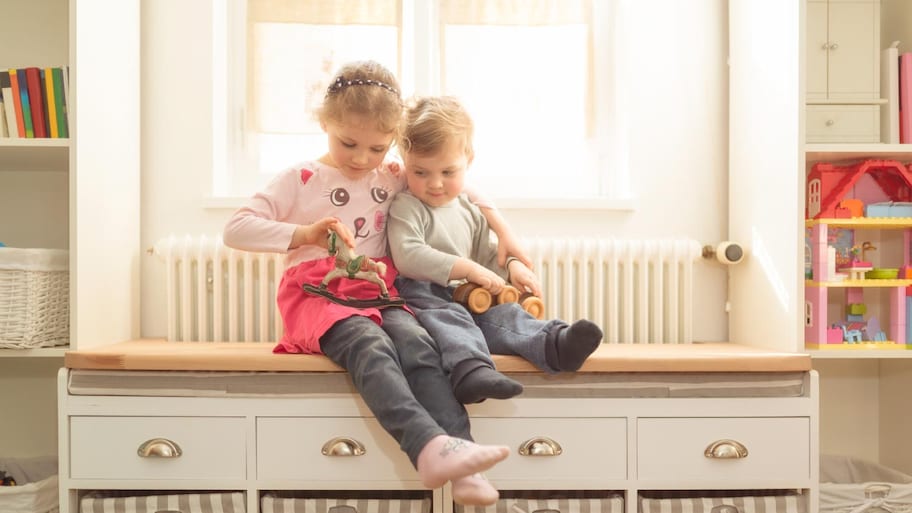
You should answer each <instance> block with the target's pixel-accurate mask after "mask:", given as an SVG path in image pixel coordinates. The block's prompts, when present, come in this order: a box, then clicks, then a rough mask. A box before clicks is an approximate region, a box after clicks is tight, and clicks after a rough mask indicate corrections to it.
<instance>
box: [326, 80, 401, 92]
mask: <svg viewBox="0 0 912 513" xmlns="http://www.w3.org/2000/svg"><path fill="white" fill-rule="evenodd" d="M356 85H372V86H378V87H382V88H384V89H386V90H387V91H389V92H391V93H393V94H395V95H396V96H399V91H397V90H396V89H395V88H394V87H393V86H391V85H389V84H385V83H383V82H381V81H379V80H371V79H369V78H368V79H361V78H355V79H346V78H342V76H338V77H336V80H334V81H333V83H332V84H329V87H328V88H327V89H326V96H330V95H333V94H335V93H338V92H339V91H341V90H343V89H345V88H346V87H349V86H356Z"/></svg>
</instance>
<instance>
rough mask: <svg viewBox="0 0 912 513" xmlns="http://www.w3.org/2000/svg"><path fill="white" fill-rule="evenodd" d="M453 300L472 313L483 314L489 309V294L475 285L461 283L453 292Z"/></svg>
mask: <svg viewBox="0 0 912 513" xmlns="http://www.w3.org/2000/svg"><path fill="white" fill-rule="evenodd" d="M453 299H454V300H455V301H456V302H457V303H460V304H461V305H463V306H465V307H466V308H468V309H469V311H470V312H472V313H477V314H480V313H484V312H487V311H488V308H491V302H492V298H491V293H490V292H488V291H487V290H485V289H483V288H481V287H480V286H478V285H476V284H475V283H463V284H462V285H460V286H458V287H456V290H455V291H453Z"/></svg>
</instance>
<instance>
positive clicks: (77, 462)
mask: <svg viewBox="0 0 912 513" xmlns="http://www.w3.org/2000/svg"><path fill="white" fill-rule="evenodd" d="M244 422H245V420H244V419H243V418H240V417H71V418H70V474H71V476H72V477H73V478H74V479H213V478H215V479H244V478H245V477H246V475H247V472H246V461H247V448H246V445H247V444H246V435H245V430H244ZM155 439H164V440H163V441H160V442H155V443H153V444H152V446H153V447H152V449H151V450H152V451H153V452H155V451H156V449H158V450H166V449H165V448H166V447H167V443H168V442H167V441H170V442H172V443H173V444H176V446H177V447H178V448H179V449H180V455H179V456H177V457H171V458H167V457H155V456H146V457H143V456H140V454H139V453H138V450H139V448H140V446H142V445H143V444H144V443H146V442H149V441H152V440H155ZM159 452H160V451H159Z"/></svg>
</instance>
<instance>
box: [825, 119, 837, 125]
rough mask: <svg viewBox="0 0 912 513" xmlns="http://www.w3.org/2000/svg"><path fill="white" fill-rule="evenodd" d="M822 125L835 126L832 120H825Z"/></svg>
mask: <svg viewBox="0 0 912 513" xmlns="http://www.w3.org/2000/svg"><path fill="white" fill-rule="evenodd" d="M824 124H825V125H826V126H833V125H835V124H836V122H835V121H833V120H832V119H828V120H826V121H825V122H824Z"/></svg>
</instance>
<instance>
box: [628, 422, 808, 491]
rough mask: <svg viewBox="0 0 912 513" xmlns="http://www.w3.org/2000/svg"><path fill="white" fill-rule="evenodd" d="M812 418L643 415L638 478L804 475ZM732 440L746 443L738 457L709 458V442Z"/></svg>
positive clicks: (639, 430)
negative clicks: (740, 456)
mask: <svg viewBox="0 0 912 513" xmlns="http://www.w3.org/2000/svg"><path fill="white" fill-rule="evenodd" d="M810 436H811V433H810V419H808V418H806V417H776V418H641V419H638V420H637V477H638V478H639V479H640V480H661V479H677V480H680V479H681V478H682V476H687V478H688V479H693V480H696V481H715V482H717V483H719V482H725V481H726V480H732V481H741V480H769V479H776V480H802V479H807V478H808V477H809V476H810ZM723 440H733V441H735V442H738V443H740V444H741V445H743V446H744V447H745V448H746V449H747V456H746V457H744V458H739V459H718V458H709V457H707V456H705V455H704V451H706V449H707V447H709V446H710V445H711V444H713V443H714V442H717V441H723Z"/></svg>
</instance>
